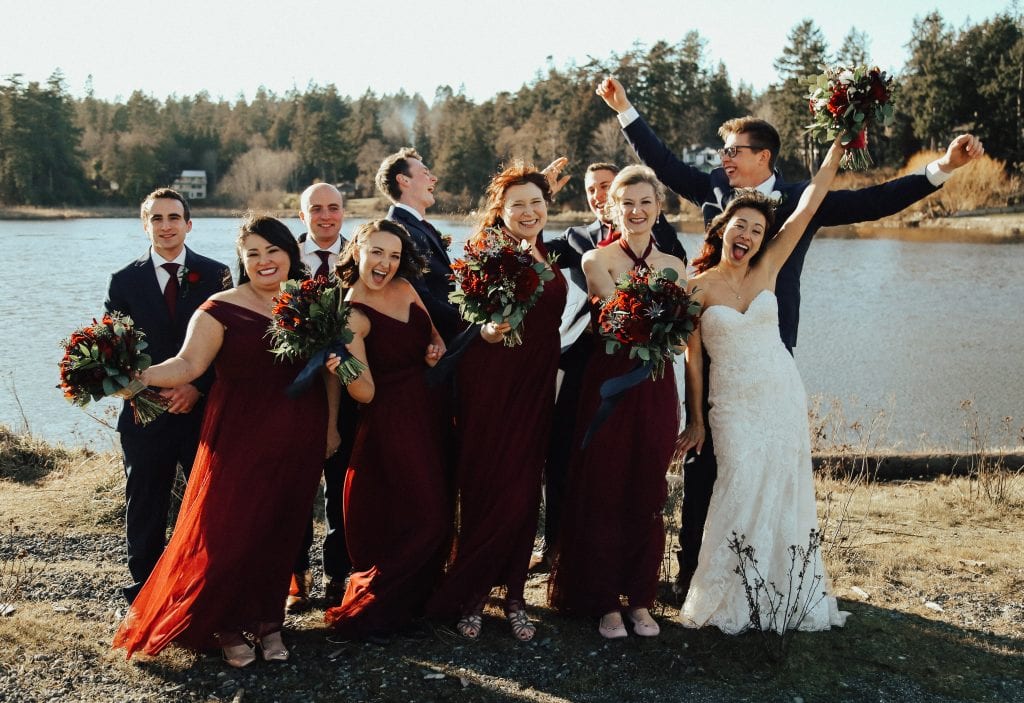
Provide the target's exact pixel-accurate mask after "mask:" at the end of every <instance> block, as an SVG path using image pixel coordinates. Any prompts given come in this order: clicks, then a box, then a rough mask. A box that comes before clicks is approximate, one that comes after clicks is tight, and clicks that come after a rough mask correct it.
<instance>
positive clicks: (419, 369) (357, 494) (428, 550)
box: [325, 303, 452, 637]
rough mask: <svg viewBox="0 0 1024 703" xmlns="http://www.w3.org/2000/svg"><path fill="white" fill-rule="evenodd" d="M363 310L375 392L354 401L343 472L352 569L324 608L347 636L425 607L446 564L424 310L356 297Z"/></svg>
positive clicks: (447, 519)
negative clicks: (379, 306) (392, 311)
mask: <svg viewBox="0 0 1024 703" xmlns="http://www.w3.org/2000/svg"><path fill="white" fill-rule="evenodd" d="M352 305H353V307H355V308H356V309H358V310H361V311H362V312H363V313H364V314H365V315H366V316H367V317H368V318H370V334H369V335H367V337H366V357H367V362H368V364H369V367H370V372H371V373H372V374H373V381H374V387H375V390H374V396H373V400H372V401H371V402H370V403H367V404H364V405H362V406H360V410H359V426H358V428H357V430H356V439H355V444H354V445H353V448H352V458H351V460H350V461H349V467H348V473H347V474H346V475H345V506H344V513H345V541H346V543H347V544H348V550H349V554H350V555H351V557H352V566H353V573H352V575H351V577H350V578H349V582H348V588H347V590H346V591H345V597H344V599H343V600H342V602H341V604H340V605H339V606H337V607H334V608H331V609H330V610H328V611H327V613H326V615H325V617H326V620H327V622H328V623H330V624H331V625H332V626H334V628H335V629H336V630H338V631H339V632H341V633H342V634H343V635H345V636H348V637H365V636H370V635H386V634H389V633H391V632H394V631H396V630H401V629H402V628H403V627H405V626H407V625H408V624H409V623H410V621H412V620H413V619H414V618H417V617H420V616H422V615H423V608H424V604H425V603H426V600H427V597H428V596H429V595H430V593H431V591H432V590H433V588H434V587H435V586H436V585H437V581H438V579H439V578H440V576H441V572H442V569H443V567H444V560H445V557H446V556H447V548H448V545H449V542H450V535H451V520H452V518H451V510H450V501H449V500H448V498H447V491H446V485H447V484H446V482H445V469H444V466H445V465H444V456H445V453H444V452H445V448H444V442H443V440H444V437H445V435H444V420H445V416H444V415H443V414H442V413H440V412H438V409H439V408H440V407H441V401H442V397H441V395H440V393H439V392H437V391H434V390H433V389H431V388H429V387H428V386H427V383H426V378H425V376H424V372H425V371H426V369H427V365H426V363H425V362H424V356H425V355H426V351H427V345H428V344H429V343H430V339H431V324H430V317H429V316H428V315H427V313H426V312H425V311H424V310H423V309H422V308H420V307H419V306H418V305H416V304H415V303H410V305H409V319H408V321H407V322H403V321H401V320H397V319H395V318H393V317H390V316H388V315H385V314H384V313H382V312H379V311H377V310H374V309H373V308H371V307H369V306H367V305H363V304H361V303H353V304H352Z"/></svg>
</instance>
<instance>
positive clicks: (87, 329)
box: [57, 313, 169, 425]
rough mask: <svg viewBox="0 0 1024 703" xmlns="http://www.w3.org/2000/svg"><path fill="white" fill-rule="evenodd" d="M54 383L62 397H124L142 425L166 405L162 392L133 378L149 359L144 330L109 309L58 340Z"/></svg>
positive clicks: (82, 399) (80, 400)
mask: <svg viewBox="0 0 1024 703" xmlns="http://www.w3.org/2000/svg"><path fill="white" fill-rule="evenodd" d="M61 346H62V347H63V348H64V357H63V358H62V359H61V360H60V384H59V385H58V386H57V387H58V388H60V389H61V390H62V391H64V397H65V398H67V399H68V400H69V401H70V402H72V403H74V404H75V405H79V406H85V405H86V404H87V403H89V402H90V401H92V400H99V399H100V398H105V397H107V396H111V395H115V394H116V395H118V396H120V397H125V398H128V399H129V403H130V404H131V407H132V412H133V413H134V415H135V422H137V423H138V424H140V425H147V424H149V423H150V422H152V421H153V420H154V419H156V418H157V416H159V415H160V414H161V413H163V412H164V411H165V410H167V406H168V405H169V403H168V401H167V399H166V398H164V397H163V396H161V395H160V394H159V392H157V391H154V390H151V389H149V388H147V387H146V386H145V385H143V383H142V382H141V381H138V380H136V379H135V378H134V376H135V374H136V373H137V372H140V371H144V370H145V369H148V368H149V366H150V364H151V363H152V360H151V359H150V357H149V354H144V353H143V350H144V349H145V348H146V346H147V343H146V335H145V334H144V333H143V332H142V330H140V329H138V328H137V327H135V323H134V322H132V318H130V317H128V316H127V315H121V314H119V313H110V314H107V315H104V316H103V319H102V320H100V321H99V322H97V321H96V320H95V319H93V321H92V324H91V325H86V326H84V327H81V328H79V329H77V330H75V331H74V332H72V333H71V336H70V337H68V338H67V339H65V340H63V341H62V342H61Z"/></svg>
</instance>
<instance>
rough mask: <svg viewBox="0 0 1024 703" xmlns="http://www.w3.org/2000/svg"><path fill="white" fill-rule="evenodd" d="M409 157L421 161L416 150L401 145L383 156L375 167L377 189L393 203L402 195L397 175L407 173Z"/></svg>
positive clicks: (405, 174)
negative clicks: (396, 149) (378, 166)
mask: <svg viewBox="0 0 1024 703" xmlns="http://www.w3.org/2000/svg"><path fill="white" fill-rule="evenodd" d="M409 159H416V160H417V161H423V157H421V156H420V155H419V154H418V153H416V150H415V149H413V148H412V147H411V146H406V147H402V148H401V149H399V150H398V151H396V152H395V153H394V154H390V155H388V156H387V157H385V158H384V160H383V161H382V162H381V164H380V168H379V169H377V176H376V178H374V182H375V183H376V184H377V190H379V191H380V193H381V195H383V196H385V197H386V198H387V199H388V200H390V201H391V202H393V203H397V202H398V201H399V199H400V198H401V197H402V189H401V188H399V187H398V177H399V176H400V175H401V176H408V175H409Z"/></svg>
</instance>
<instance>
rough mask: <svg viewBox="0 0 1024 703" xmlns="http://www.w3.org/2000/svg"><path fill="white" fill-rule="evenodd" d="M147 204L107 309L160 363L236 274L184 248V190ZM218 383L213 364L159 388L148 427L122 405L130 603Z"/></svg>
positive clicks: (159, 548)
mask: <svg viewBox="0 0 1024 703" xmlns="http://www.w3.org/2000/svg"><path fill="white" fill-rule="evenodd" d="M141 210H142V226H143V228H144V229H145V230H146V234H147V235H148V236H149V241H150V245H151V246H150V248H149V251H147V252H146V253H145V254H144V255H143V256H141V257H140V258H139V259H137V260H136V261H133V262H132V263H130V264H128V265H127V266H125V267H124V268H123V269H121V270H120V271H117V272H115V273H114V274H113V275H112V276H111V277H110V285H109V287H108V290H107V299H106V302H105V303H104V307H105V308H106V310H107V312H120V313H123V314H125V315H128V316H130V317H131V318H132V320H133V321H134V322H135V324H136V325H137V326H138V328H139V329H140V330H142V331H143V332H145V334H146V341H147V342H148V343H149V346H148V347H147V349H146V353H147V354H149V355H150V357H152V359H153V363H154V364H158V363H160V362H161V361H165V360H166V359H169V358H171V357H172V356H174V355H175V354H177V353H178V350H179V349H181V345H182V342H184V341H185V331H186V329H187V327H188V321H189V319H190V318H191V317H192V313H194V312H195V311H196V308H198V307H199V306H200V305H201V304H202V303H203V302H204V301H205V300H206V299H207V298H209V297H210V296H211V295H213V294H214V293H216V292H218V291H221V290H226V289H227V288H230V287H231V272H230V271H229V270H228V267H227V266H225V265H224V264H222V263H219V262H217V261H214V260H213V259H208V258H206V257H205V256H200V255H199V254H197V253H195V252H194V251H192V250H191V249H189V248H188V247H186V246H185V235H187V234H188V233H189V231H191V229H192V220H191V213H190V211H189V207H188V203H187V202H186V201H185V199H184V198H183V197H182V196H181V195H180V194H179V193H178V192H176V191H174V190H171V189H170V188H160V189H159V190H155V191H153V192H152V193H150V194H149V195H147V196H146V199H145V200H143V201H142V208H141ZM212 383H213V370H212V368H211V369H210V370H208V371H207V372H206V373H205V374H203V375H202V376H200V377H199V378H198V379H196V380H195V381H194V382H192V383H186V384H185V385H182V386H177V387H176V388H167V389H164V390H162V391H160V395H162V396H163V397H164V398H166V399H167V400H168V401H169V402H170V406H169V407H168V409H167V412H166V413H163V414H161V415H160V416H159V417H157V418H156V419H155V420H153V422H151V423H150V424H148V425H146V426H145V427H143V426H142V425H139V424H138V423H136V422H135V418H134V415H133V413H132V409H131V407H130V406H129V405H128V402H127V401H125V404H124V407H123V408H122V410H121V416H120V418H119V419H118V422H117V431H118V433H119V434H120V437H121V450H122V452H123V456H124V471H125V477H126V478H127V481H126V484H125V494H126V498H127V510H126V514H125V531H126V534H127V541H128V571H129V572H130V573H131V577H132V581H133V583H132V584H131V585H129V586H126V587H125V588H123V589H122V590H123V592H124V595H125V598H127V599H128V602H129V603H131V602H132V601H134V600H135V596H136V595H137V594H138V592H139V589H141V588H142V584H143V583H145V581H146V579H147V578H148V577H149V573H150V571H152V570H153V566H154V565H155V564H156V562H157V559H159V558H160V554H161V553H163V550H164V542H165V540H166V533H167V513H168V510H169V505H170V497H171V489H172V487H173V485H174V476H175V473H176V471H177V467H178V465H179V464H180V465H181V467H182V470H183V471H184V472H185V475H186V476H188V472H189V471H190V470H191V469H192V462H193V461H194V460H195V455H196V448H197V446H198V443H199V428H200V424H201V422H202V419H203V407H204V404H203V396H204V395H205V394H206V393H207V392H208V391H209V389H210V385H211V384H212Z"/></svg>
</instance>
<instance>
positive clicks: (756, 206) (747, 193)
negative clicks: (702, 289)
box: [693, 188, 775, 273]
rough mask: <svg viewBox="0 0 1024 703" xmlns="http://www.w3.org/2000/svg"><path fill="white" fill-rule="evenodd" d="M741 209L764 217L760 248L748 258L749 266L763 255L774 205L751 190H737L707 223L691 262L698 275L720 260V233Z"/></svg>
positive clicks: (772, 217) (773, 219) (765, 197)
mask: <svg viewBox="0 0 1024 703" xmlns="http://www.w3.org/2000/svg"><path fill="white" fill-rule="evenodd" d="M741 208H750V209H752V210H757V211H758V212H760V213H761V214H762V215H764V220H765V228H764V240H763V241H762V242H761V248H760V249H758V250H757V253H756V254H754V255H753V256H752V257H751V258H750V265H751V266H753V265H754V264H755V263H756V262H757V260H758V259H759V258H761V254H763V253H764V249H765V246H766V245H767V244H768V232H769V231H770V230H771V228H772V225H774V224H775V203H774V202H773V201H772V200H771V199H770V198H769V197H768V196H767V195H764V194H763V193H760V192H758V191H756V190H754V189H753V188H737V189H736V195H735V196H733V199H732V200H730V201H729V204H728V205H726V206H725V210H723V211H722V212H720V213H719V214H718V215H716V216H715V219H713V220H711V222H709V223H708V227H707V231H706V233H705V234H704V245H703V246H702V247H701V250H700V253H699V254H697V256H696V257H695V258H694V260H693V268H695V269H696V270H697V272H698V273H703V272H704V271H707V270H708V269H710V268H714V267H715V266H716V265H718V262H719V261H721V260H722V247H723V241H722V233H723V232H725V226H726V225H727V224H729V220H731V219H732V217H733V215H735V214H736V211H737V210H740V209H741Z"/></svg>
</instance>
